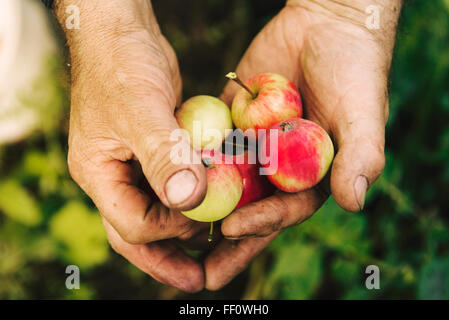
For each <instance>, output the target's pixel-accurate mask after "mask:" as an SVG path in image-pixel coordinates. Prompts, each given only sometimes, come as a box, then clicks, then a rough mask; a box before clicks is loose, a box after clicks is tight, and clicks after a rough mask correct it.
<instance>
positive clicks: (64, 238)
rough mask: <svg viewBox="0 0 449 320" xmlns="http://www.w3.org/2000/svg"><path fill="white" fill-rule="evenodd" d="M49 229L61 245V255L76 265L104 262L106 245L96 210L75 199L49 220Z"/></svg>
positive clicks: (83, 266) (91, 265) (88, 266)
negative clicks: (62, 246) (62, 248)
mask: <svg viewBox="0 0 449 320" xmlns="http://www.w3.org/2000/svg"><path fill="white" fill-rule="evenodd" d="M50 232H51V234H52V236H53V237H54V238H55V239H57V240H59V241H60V242H61V243H62V244H63V245H64V247H65V250H63V251H62V255H63V257H64V258H65V259H66V260H68V261H69V262H71V263H73V264H76V265H77V266H79V267H80V268H90V267H93V266H95V265H98V264H100V263H102V262H104V261H105V260H106V259H107V257H108V254H109V249H108V248H109V246H108V243H107V239H106V235H105V232H104V229H103V224H102V223H101V219H100V216H99V215H98V213H96V212H93V211H92V210H90V209H89V208H88V207H87V206H86V205H85V204H83V203H82V202H78V201H72V202H69V203H68V204H67V205H65V206H64V207H63V208H62V209H61V210H60V211H58V212H57V213H56V214H55V215H54V216H53V218H52V219H51V221H50Z"/></svg>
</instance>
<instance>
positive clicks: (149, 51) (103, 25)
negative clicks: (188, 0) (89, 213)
mask: <svg viewBox="0 0 449 320" xmlns="http://www.w3.org/2000/svg"><path fill="white" fill-rule="evenodd" d="M125 3H126V4H125ZM67 5H77V6H78V7H79V9H80V13H81V23H82V24H81V28H80V29H79V30H65V32H66V36H67V39H68V43H69V47H70V53H71V63H72V90H71V115H70V133H69V154H68V162H69V170H70V173H71V175H72V177H73V179H74V180H75V181H76V182H77V183H78V184H79V185H80V186H81V188H82V189H83V190H84V191H85V192H86V193H87V194H88V195H89V196H90V197H91V198H92V199H93V201H94V202H95V204H96V206H97V207H98V209H99V211H100V213H101V217H102V219H103V222H104V225H105V229H106V232H107V235H108V238H109V241H110V243H111V246H112V247H113V248H114V249H115V250H116V251H117V252H118V253H119V254H121V255H123V256H124V257H125V258H126V259H128V260H129V261H130V262H131V263H133V264H134V265H136V266H137V267H138V268H140V269H141V270H143V271H144V272H146V273H148V274H149V275H151V276H152V277H154V278H155V279H156V280H159V281H160V282H163V283H166V284H169V285H172V286H175V287H178V288H180V289H182V290H184V291H191V292H193V291H198V290H201V289H202V288H203V287H204V274H203V269H202V267H201V266H200V265H199V264H198V263H197V262H195V261H194V260H193V259H192V258H190V257H188V256H187V255H186V254H184V252H182V251H181V250H179V249H178V248H177V247H176V246H175V245H174V244H173V243H172V242H171V241H170V240H165V241H158V240H163V239H170V238H176V237H178V236H182V235H183V234H187V233H191V232H192V228H195V224H194V223H193V222H192V221H191V220H190V219H188V218H186V217H185V216H184V215H182V214H181V213H180V212H179V210H182V209H184V210H186V209H191V208H193V207H195V206H196V205H198V204H199V203H200V202H201V201H202V199H203V198H204V195H205V191H206V175H205V169H204V167H203V165H201V164H195V165H194V164H180V165H175V164H174V163H173V162H172V161H170V151H171V149H172V147H173V145H174V144H176V143H178V142H177V141H175V142H173V141H170V134H171V133H172V131H173V130H174V129H177V128H178V125H177V122H176V120H175V118H174V116H173V113H174V108H175V106H176V104H179V102H180V99H181V79H180V75H179V69H178V65H177V59H176V56H175V53H174V51H173V50H172V48H171V47H170V45H169V44H168V42H167V41H166V39H165V38H164V37H163V36H162V35H161V32H160V30H159V27H158V25H157V22H156V19H155V17H154V15H153V12H152V8H151V3H150V1H145V0H127V1H121V0H96V1H83V0H60V1H58V2H56V13H57V16H58V18H59V20H60V21H61V25H62V26H63V27H64V21H65V8H66V6H67ZM187 148H189V146H187ZM192 152H193V151H192ZM145 178H146V180H145ZM146 181H148V183H149V186H151V188H149V186H148V185H147V186H146V188H145V183H146ZM145 189H146V192H145V191H144V190H145ZM153 191H154V193H155V195H156V196H157V197H156V196H151V194H152V193H153ZM155 241H158V242H155ZM180 270H182V272H179V271H180Z"/></svg>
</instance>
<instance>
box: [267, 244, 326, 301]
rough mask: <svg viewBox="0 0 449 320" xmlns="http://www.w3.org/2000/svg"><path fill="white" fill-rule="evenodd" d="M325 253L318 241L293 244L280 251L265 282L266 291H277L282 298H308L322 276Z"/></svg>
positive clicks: (272, 294) (268, 293) (273, 293)
mask: <svg viewBox="0 0 449 320" xmlns="http://www.w3.org/2000/svg"><path fill="white" fill-rule="evenodd" d="M322 260H323V257H322V253H321V250H320V248H319V247H317V246H315V245H304V244H293V245H290V246H288V247H286V248H285V249H284V250H282V251H281V252H279V254H278V256H276V258H275V262H274V266H273V270H272V272H271V274H270V278H269V279H268V281H267V283H266V285H265V290H264V291H265V292H264V295H265V296H268V297H273V296H274V295H275V293H276V292H277V293H278V295H279V296H280V298H283V299H307V298H310V297H311V296H312V295H313V294H314V293H315V290H316V289H317V288H318V286H319V284H320V281H321V278H322V276H323V267H322Z"/></svg>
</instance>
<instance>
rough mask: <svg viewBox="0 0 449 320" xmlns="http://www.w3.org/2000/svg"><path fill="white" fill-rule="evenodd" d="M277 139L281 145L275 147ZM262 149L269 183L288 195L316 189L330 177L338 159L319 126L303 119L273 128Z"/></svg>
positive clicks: (327, 137) (282, 123) (291, 120)
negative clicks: (329, 170)
mask: <svg viewBox="0 0 449 320" xmlns="http://www.w3.org/2000/svg"><path fill="white" fill-rule="evenodd" d="M272 130H275V131H276V132H277V135H276V134H272V133H273V132H272ZM276 136H277V143H271V141H270V140H271V139H273V138H274V137H276ZM260 146H261V149H260V152H261V155H264V156H266V157H267V159H268V161H267V163H262V166H263V167H264V168H265V170H266V174H267V177H268V179H269V180H270V181H271V183H273V184H274V185H275V186H276V187H277V188H278V189H280V190H283V191H285V192H299V191H302V190H306V189H309V188H312V187H313V186H315V185H316V184H317V183H318V182H320V180H321V179H322V178H323V177H324V176H325V175H326V173H327V171H328V169H329V167H330V165H331V163H332V159H333V157H334V147H333V144H332V140H331V139H330V137H329V135H328V134H327V132H326V131H325V130H324V129H323V128H321V127H320V126H319V125H318V124H316V123H314V122H312V121H309V120H305V119H300V118H294V119H289V120H287V121H282V122H280V123H277V124H275V125H273V126H272V127H271V128H270V129H269V130H268V131H267V133H266V134H265V135H264V136H263V137H262V140H261V144H260ZM276 164H277V165H276Z"/></svg>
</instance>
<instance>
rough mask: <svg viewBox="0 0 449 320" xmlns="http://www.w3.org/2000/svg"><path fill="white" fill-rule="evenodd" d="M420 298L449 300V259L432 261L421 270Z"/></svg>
mask: <svg viewBox="0 0 449 320" xmlns="http://www.w3.org/2000/svg"><path fill="white" fill-rule="evenodd" d="M418 296H419V298H420V299H431V300H443V299H444V300H446V299H449V257H445V258H442V259H434V260H431V261H430V262H429V263H428V264H427V265H425V266H424V267H423V268H422V269H421V273H420V277H419V284H418Z"/></svg>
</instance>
